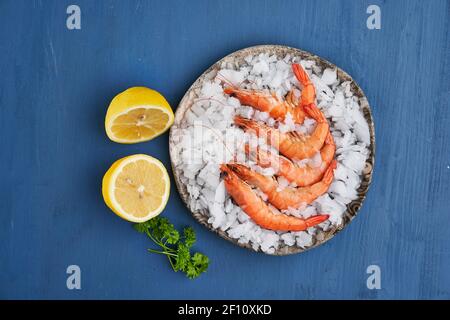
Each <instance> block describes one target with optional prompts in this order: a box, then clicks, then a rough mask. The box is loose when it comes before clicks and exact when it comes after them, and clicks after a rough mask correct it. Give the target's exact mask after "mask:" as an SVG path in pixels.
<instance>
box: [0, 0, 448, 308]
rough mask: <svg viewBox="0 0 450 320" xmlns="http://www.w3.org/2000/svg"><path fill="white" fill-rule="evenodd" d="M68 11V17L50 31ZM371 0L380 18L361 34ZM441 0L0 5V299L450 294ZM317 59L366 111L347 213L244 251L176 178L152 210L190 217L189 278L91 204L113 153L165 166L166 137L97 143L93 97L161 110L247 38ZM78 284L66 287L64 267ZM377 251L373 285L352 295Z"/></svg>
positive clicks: (97, 105)
mask: <svg viewBox="0 0 450 320" xmlns="http://www.w3.org/2000/svg"><path fill="white" fill-rule="evenodd" d="M73 2H74V3H76V4H78V5H79V6H80V7H81V12H82V17H81V18H82V22H81V23H82V25H81V26H82V29H81V30H75V31H70V30H68V29H67V28H66V17H67V15H66V8H67V6H68V5H69V4H72V3H73ZM369 4H378V5H379V6H380V8H381V13H382V28H381V30H374V31H371V30H368V29H367V27H366V19H367V17H368V14H366V8H367V7H368V5H369ZM449 12H450V3H449V1H439V0H435V1H427V2H426V3H425V1H410V0H408V1H379V0H370V1H344V0H343V1H336V0H330V1H323V0H322V1H287V0H284V1H275V0H272V1H256V0H255V1H167V0H165V1H87V0H86V1H84V0H76V1H17V0H15V1H1V2H0V84H1V86H0V146H1V151H0V172H1V176H2V178H1V182H0V297H1V298H58V299H59V298H64V299H80V298H88V299H93V298H101V299H116V298H127V299H128V298H133V299H134V298H144V299H154V298H160V299H167V298H179V299H184V298H230V299H235V298H237V299H239V298H270V299H278V298H284V299H300V298H306V299H315V298H331V299H334V298H346V299H347V298H358V299H366V298H368V299H372V298H383V299H386V298H387V299H390V298H413V299H415V298H440V299H442V298H450V273H449V265H450V215H449V214H450V193H449V192H450V142H449V141H450V129H449V127H450V109H449V107H450V104H449V100H450V75H449V70H450V48H449V43H450V36H449V17H450V13H449ZM272 43H274V44H285V45H290V46H294V47H298V48H302V49H304V50H307V51H310V52H313V53H315V54H318V55H320V56H322V57H324V58H326V59H328V60H330V61H332V62H334V63H335V64H337V65H338V66H340V67H341V68H343V69H344V70H346V71H347V72H348V73H350V74H351V75H352V76H353V77H354V78H355V80H356V81H357V82H358V83H359V84H360V85H361V87H362V88H363V90H364V91H365V93H366V94H367V97H368V99H369V102H370V104H371V106H372V109H373V114H374V119H375V124H376V139H377V154H376V166H375V175H374V180H373V184H372V186H371V190H370V192H369V194H368V198H367V200H366V202H365V203H364V206H363V208H362V210H361V211H360V214H359V216H358V217H357V219H356V220H354V221H353V222H352V223H351V224H350V226H349V227H348V228H346V230H345V231H343V232H342V233H340V234H339V235H338V236H337V237H335V238H334V239H333V240H332V241H329V242H328V243H326V244H325V245H323V246H322V247H320V248H317V249H314V250H312V251H310V252H307V253H305V254H300V255H295V256H288V257H271V256H266V255H263V254H257V253H252V252H250V251H247V250H244V249H241V248H239V247H236V246H234V245H232V244H231V243H228V242H226V241H224V240H222V239H221V238H218V237H217V236H215V235H214V234H213V233H211V232H209V231H207V230H206V229H205V228H203V227H201V226H200V225H198V224H197V223H196V222H195V220H194V219H193V218H192V217H191V216H190V214H189V212H188V210H187V209H186V208H185V207H184V206H183V204H182V202H181V200H180V198H179V196H178V194H177V192H176V190H175V188H173V189H172V194H171V198H170V202H169V204H168V206H167V209H166V210H165V212H164V215H165V216H167V217H169V218H170V219H171V220H172V221H173V222H174V223H175V224H176V225H177V226H178V227H182V226H184V225H193V226H194V228H195V230H196V231H197V232H198V244H197V246H196V249H198V250H199V251H202V252H204V253H205V254H207V255H209V256H210V258H211V261H212V264H211V266H210V269H209V271H208V272H207V274H205V275H203V276H201V277H200V278H199V279H197V280H195V281H190V280H188V279H186V278H185V277H184V275H182V274H180V273H174V272H172V270H171V268H170V266H169V265H168V263H167V261H166V260H165V258H164V257H161V256H157V255H152V254H148V253H147V252H146V248H147V247H148V246H149V245H150V240H148V239H146V238H145V237H144V236H143V235H141V234H138V233H137V232H135V231H134V230H133V229H132V227H131V225H130V224H128V223H127V222H125V221H123V220H121V219H119V218H117V217H116V216H115V215H113V214H112V213H111V212H110V211H109V210H108V209H107V208H106V206H105V205H104V204H103V201H102V198H101V194H100V184H101V178H102V176H103V174H104V172H105V171H106V170H107V168H108V167H109V165H110V164H111V163H112V162H113V161H114V160H116V159H118V158H120V157H123V156H125V155H129V154H133V153H138V152H144V153H148V154H151V155H153V156H155V157H157V158H159V159H161V160H162V161H163V162H164V163H165V164H166V165H167V166H169V154H168V147H167V146H168V135H167V134H165V135H164V136H161V137H159V138H157V139H155V140H154V141H150V142H147V143H142V144H136V145H130V146H127V145H120V144H116V143H113V142H110V141H109V140H108V139H107V137H106V135H105V132H104V128H103V120H104V116H105V112H106V108H107V106H108V103H109V101H110V100H111V99H112V98H113V97H114V95H115V94H117V93H118V92H120V91H122V90H124V89H125V88H127V87H130V86H135V85H146V86H149V87H152V88H155V89H157V90H159V91H161V92H162V93H163V94H165V95H166V97H167V99H168V100H169V102H170V103H171V105H172V106H173V107H174V108H176V105H177V103H178V102H179V100H180V99H181V97H182V96H183V94H184V92H185V91H186V90H187V88H188V87H189V86H190V84H191V83H192V82H193V81H194V80H195V79H196V78H197V76H199V75H200V74H201V73H202V72H203V71H204V70H205V69H206V68H207V67H209V66H210V65H211V64H212V63H214V62H215V61H216V60H218V59H219V58H221V57H222V56H224V55H226V54H228V53H230V52H232V51H235V50H237V49H240V48H243V47H248V46H251V45H256V44H272ZM70 264H77V265H79V266H80V267H81V270H82V289H81V290H78V291H77V290H73V291H70V290H68V289H67V288H66V277H67V275H66V272H65V271H66V267H67V266H68V265H70ZM371 264H377V265H379V266H380V267H381V271H382V283H381V285H382V289H381V290H378V291H377V290H373V291H371V290H368V289H367V287H366V278H367V275H366V268H367V266H368V265H371Z"/></svg>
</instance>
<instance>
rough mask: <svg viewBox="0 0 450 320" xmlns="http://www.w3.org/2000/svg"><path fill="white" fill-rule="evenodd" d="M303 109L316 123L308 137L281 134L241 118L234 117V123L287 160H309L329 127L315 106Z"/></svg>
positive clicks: (295, 133) (293, 133)
mask: <svg viewBox="0 0 450 320" xmlns="http://www.w3.org/2000/svg"><path fill="white" fill-rule="evenodd" d="M303 109H304V110H305V111H306V113H307V114H308V115H309V116H310V117H311V118H313V119H315V120H316V122H317V125H316V128H315V129H314V132H313V133H312V134H311V135H309V136H306V135H301V134H299V133H297V132H287V133H282V132H280V131H279V130H278V129H275V128H272V127H269V126H267V125H265V124H263V123H260V122H256V121H254V120H250V119H245V118H243V117H241V116H236V117H235V118H234V123H235V124H237V125H238V126H240V127H242V128H243V129H244V130H249V129H251V130H253V131H254V132H255V133H256V135H257V136H258V137H263V138H265V139H266V141H267V143H268V144H270V145H272V146H273V147H274V148H276V149H278V150H279V151H280V153H281V154H283V155H285V156H286V157H288V158H289V159H292V160H301V159H306V158H311V157H312V156H314V154H316V153H317V152H318V151H319V150H320V149H321V148H322V146H323V144H324V142H325V138H326V137H327V135H328V133H329V125H328V122H327V119H326V118H325V116H324V114H323V113H322V112H321V111H320V110H319V109H318V108H317V107H316V106H315V105H313V104H310V105H307V106H303Z"/></svg>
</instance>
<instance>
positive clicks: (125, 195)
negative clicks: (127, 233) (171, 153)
mask: <svg viewBox="0 0 450 320" xmlns="http://www.w3.org/2000/svg"><path fill="white" fill-rule="evenodd" d="M102 193H103V199H104V201H105V203H106V205H107V206H108V207H109V208H110V209H111V210H112V211H113V212H114V213H116V214H117V215H118V216H119V217H121V218H123V219H125V220H128V221H131V222H144V221H147V220H149V219H151V218H153V217H155V216H157V215H158V214H160V213H161V211H163V209H164V208H165V206H166V204H167V201H168V199H169V194H170V179H169V175H168V174H167V170H166V168H165V167H164V165H163V164H162V163H161V162H160V161H159V160H158V159H155V158H153V157H150V156H148V155H145V154H135V155H132V156H128V157H125V158H122V159H119V160H117V161H116V162H114V164H113V165H112V166H111V167H110V168H109V170H108V171H107V172H106V173H105V175H104V177H103V183H102Z"/></svg>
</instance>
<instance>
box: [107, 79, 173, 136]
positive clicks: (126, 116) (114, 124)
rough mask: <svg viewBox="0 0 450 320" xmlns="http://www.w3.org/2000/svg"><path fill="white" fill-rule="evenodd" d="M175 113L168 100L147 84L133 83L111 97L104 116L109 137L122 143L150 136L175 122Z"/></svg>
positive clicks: (157, 133) (164, 129)
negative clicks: (144, 85)
mask: <svg viewBox="0 0 450 320" xmlns="http://www.w3.org/2000/svg"><path fill="white" fill-rule="evenodd" d="M173 120H174V115H173V111H172V108H171V107H170V105H169V103H168V102H167V100H166V99H165V98H164V97H163V96H162V95H161V94H160V93H159V92H158V91H155V90H152V89H149V88H145V87H132V88H129V89H127V90H125V91H124V92H122V93H119V94H118V95H117V96H115V97H114V99H113V100H112V101H111V103H110V105H109V107H108V111H107V112H106V118H105V129H106V134H107V135H108V137H109V138H110V139H111V140H112V141H115V142H119V143H137V142H142V141H148V140H151V139H153V138H155V137H157V136H159V135H160V134H162V133H164V132H165V131H166V130H167V129H169V127H170V126H171V125H172V123H173Z"/></svg>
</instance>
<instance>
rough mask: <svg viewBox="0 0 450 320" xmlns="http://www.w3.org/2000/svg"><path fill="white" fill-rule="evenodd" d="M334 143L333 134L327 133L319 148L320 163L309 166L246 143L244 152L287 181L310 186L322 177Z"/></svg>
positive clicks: (332, 154) (334, 148)
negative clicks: (253, 147) (322, 144)
mask: <svg viewBox="0 0 450 320" xmlns="http://www.w3.org/2000/svg"><path fill="white" fill-rule="evenodd" d="M335 151H336V145H335V143H334V139H333V136H332V135H331V133H328V135H327V137H326V139H325V144H324V146H323V147H322V149H321V150H320V156H321V158H322V163H321V165H320V166H318V167H310V166H308V165H305V166H304V167H299V166H297V165H295V164H294V163H293V162H292V161H290V160H289V159H287V158H285V157H283V156H280V155H276V154H273V153H271V152H269V151H266V150H262V149H261V148H256V150H255V149H251V148H250V146H249V145H248V144H246V145H245V152H246V153H247V155H249V156H250V157H251V158H252V160H254V161H256V163H257V164H258V165H259V166H260V167H263V168H269V167H272V168H273V169H274V170H275V174H277V175H280V176H283V177H285V178H286V179H287V180H288V181H289V182H293V183H295V184H296V185H297V186H299V187H305V186H310V185H312V184H314V183H316V182H318V181H320V179H322V176H323V174H324V172H325V170H326V169H327V168H328V166H329V165H330V163H331V162H332V161H333V159H334V154H335Z"/></svg>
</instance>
